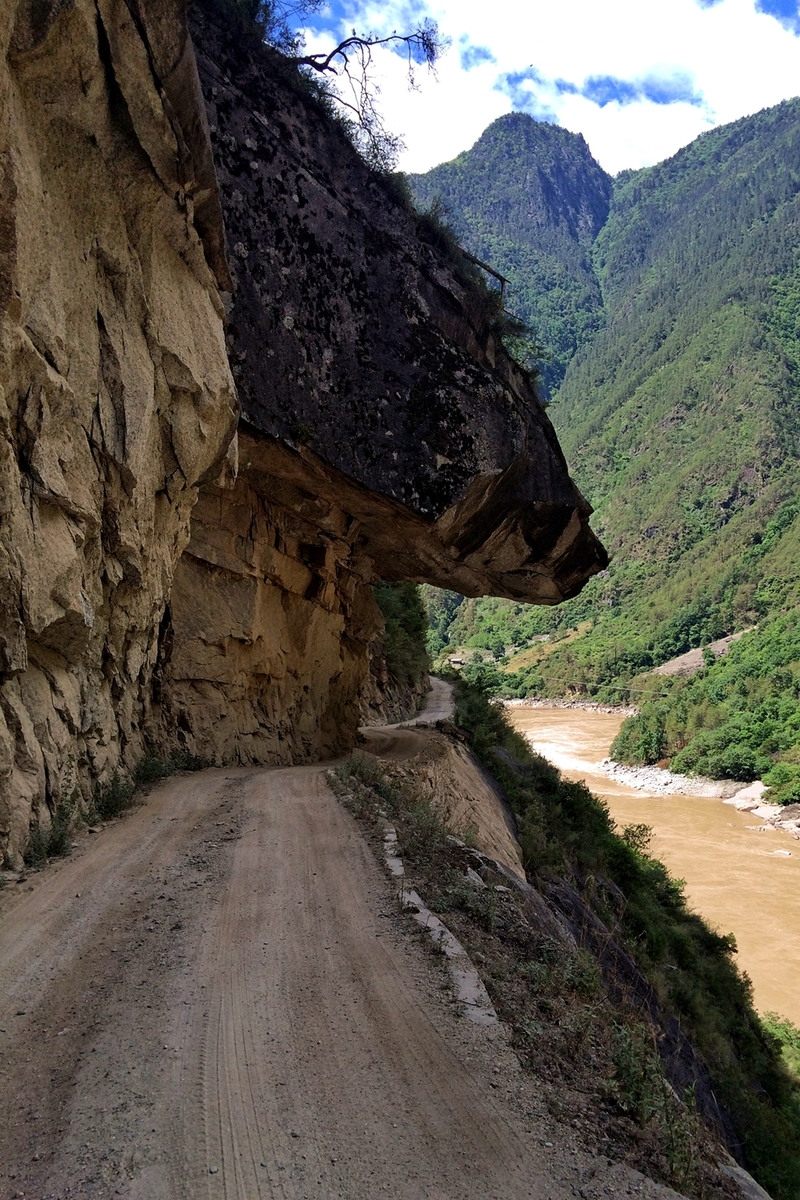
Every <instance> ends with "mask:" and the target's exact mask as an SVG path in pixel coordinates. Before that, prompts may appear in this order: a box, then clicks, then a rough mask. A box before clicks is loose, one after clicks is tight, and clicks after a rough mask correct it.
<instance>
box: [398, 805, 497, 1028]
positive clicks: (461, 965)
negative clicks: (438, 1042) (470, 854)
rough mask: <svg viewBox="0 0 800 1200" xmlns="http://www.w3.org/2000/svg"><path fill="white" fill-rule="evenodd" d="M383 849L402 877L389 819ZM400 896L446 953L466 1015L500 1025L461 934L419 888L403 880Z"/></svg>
mask: <svg viewBox="0 0 800 1200" xmlns="http://www.w3.org/2000/svg"><path fill="white" fill-rule="evenodd" d="M383 852H384V858H385V861H386V866H387V867H388V869H389V873H390V874H391V875H392V876H393V877H394V878H395V879H400V880H401V881H402V880H403V879H404V878H405V867H404V866H403V860H402V858H401V857H400V855H399V854H398V853H397V830H396V829H395V828H394V826H393V825H390V824H389V822H388V821H384V826H383ZM397 897H398V899H399V901H400V904H401V905H402V907H403V908H404V909H405V910H406V911H407V912H410V913H411V915H412V916H413V918H414V920H415V921H416V922H417V924H418V925H421V926H422V928H423V929H424V930H425V932H426V933H427V934H428V936H429V938H430V939H431V941H432V942H433V944H434V946H436V947H437V948H438V949H439V950H441V951H442V953H443V954H444V955H445V957H446V959H447V966H448V969H449V971H450V977H451V979H452V981H453V990H454V991H455V993H456V998H457V1000H458V1003H459V1004H461V1005H462V1006H463V1011H464V1016H465V1017H466V1018H467V1019H468V1020H470V1021H473V1022H474V1023H475V1024H476V1025H492V1026H496V1025H499V1024H500V1019H499V1018H498V1016H497V1013H496V1012H495V1010H494V1005H493V1004H492V1002H491V1000H490V999H489V993H488V992H487V991H486V988H485V986H484V983H483V980H482V979H481V977H480V975H479V974H478V972H477V971H476V969H475V967H474V965H473V963H472V959H471V958H470V957H469V955H468V954H467V952H466V950H465V949H464V947H463V946H462V945H461V942H459V940H458V938H457V937H455V935H454V934H453V933H451V932H450V930H449V929H448V928H447V926H446V925H445V924H444V922H443V921H440V920H439V918H438V917H437V916H435V915H434V913H432V912H431V910H430V909H429V908H428V906H427V904H426V903H425V901H424V900H423V899H422V897H421V896H420V895H419V893H418V892H415V891H413V890H412V891H408V892H407V891H406V890H405V887H404V885H403V883H402V882H401V884H400V887H399V889H398V892H397Z"/></svg>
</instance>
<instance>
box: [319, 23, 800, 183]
mask: <svg viewBox="0 0 800 1200" xmlns="http://www.w3.org/2000/svg"><path fill="white" fill-rule="evenodd" d="M336 10H337V11H338V12H339V13H341V12H342V11H344V13H345V14H346V19H345V18H343V19H342V21H341V23H340V26H339V31H337V32H340V33H341V34H345V33H348V32H349V31H350V29H351V28H352V27H353V26H354V25H355V26H356V27H357V28H358V29H371V30H378V31H383V32H391V31H392V30H393V29H404V28H406V29H407V28H409V27H410V25H411V24H413V22H414V19H415V15H414V14H416V19H417V20H418V19H419V17H420V15H425V14H427V15H430V16H432V17H433V18H435V19H436V20H437V21H438V22H439V25H440V29H441V31H442V33H444V34H446V35H447V36H449V37H450V38H451V39H452V41H453V48H452V49H451V50H450V51H449V52H448V54H447V55H446V56H445V57H444V58H443V59H442V61H441V63H440V65H439V68H438V71H437V76H438V79H435V78H433V77H429V76H428V75H427V74H426V72H425V71H424V70H423V71H420V72H419V73H418V83H419V90H418V91H416V92H409V90H408V86H407V80H406V77H405V72H404V68H403V64H402V62H401V60H400V59H399V58H398V56H397V55H395V54H392V53H390V52H388V51H378V52H376V56H375V57H376V68H377V72H376V78H377V79H378V80H379V84H380V88H381V97H380V103H381V108H382V111H383V113H384V115H385V119H386V123H387V125H388V127H389V128H390V129H392V130H394V131H396V132H398V133H400V134H402V136H403V138H404V140H405V143H406V146H407V149H406V151H405V153H404V154H403V156H402V159H401V163H400V165H401V167H402V168H403V169H404V170H408V171H425V170H428V169H429V168H430V167H432V166H434V165H435V164H436V163H439V162H443V161H446V160H447V159H449V158H452V157H454V155H456V154H458V153H459V152H460V151H462V150H466V149H468V148H469V147H470V146H471V145H472V144H473V143H474V142H475V141H476V139H477V138H478V137H479V136H480V134H481V133H482V132H483V130H484V129H485V128H486V126H487V125H489V124H490V122H491V121H493V120H494V119H495V118H496V117H498V116H501V115H502V114H503V113H504V112H509V111H511V109H512V107H513V106H514V105H513V104H512V99H511V97H510V96H509V95H508V93H507V92H504V91H502V90H498V81H499V80H500V79H501V78H502V77H503V76H505V75H508V74H509V73H516V72H522V71H525V70H526V69H528V68H533V69H534V70H535V72H538V75H539V76H540V77H541V79H542V80H543V81H544V82H542V83H540V84H534V85H531V84H527V83H526V84H524V85H523V86H524V87H527V88H528V89H529V90H530V91H531V93H532V96H533V98H534V99H535V101H538V103H539V105H540V111H543V110H544V109H548V110H549V111H550V112H551V113H552V115H553V117H554V118H555V119H556V120H557V121H558V123H559V124H562V125H564V126H566V128H568V129H571V130H573V131H575V132H580V133H582V134H583V135H584V137H585V138H586V140H587V142H588V143H589V145H590V147H591V149H592V151H593V153H594V154H595V156H596V157H597V158H598V160H599V161H600V163H601V164H602V165H603V166H604V167H605V168H606V170H608V171H611V172H616V171H619V170H621V169H622V168H623V167H637V166H644V165H647V164H650V163H653V162H657V161H659V160H660V159H662V158H664V157H667V156H668V155H670V154H673V153H674V152H675V151H676V150H677V149H679V147H680V146H682V145H685V144H686V143H687V142H689V141H691V140H692V139H693V138H694V137H696V136H697V134H699V133H701V132H702V131H703V130H704V129H707V128H709V127H710V126H711V125H717V124H721V123H724V122H727V121H732V120H735V119H736V118H737V117H740V116H745V115H747V114H749V113H752V112H756V111H758V110H759V109H761V108H765V107H768V106H769V105H772V104H777V103H778V102H779V101H780V100H783V99H786V98H788V97H790V96H793V95H795V94H797V91H798V88H800V38H798V37H796V36H795V35H794V34H793V33H791V32H790V31H788V30H786V29H784V28H783V27H782V26H781V25H780V24H779V23H778V21H776V20H775V19H774V18H772V17H770V16H767V15H766V14H763V13H758V12H756V10H755V5H754V0H720V2H719V3H716V4H714V5H713V6H712V7H705V8H704V7H701V6H700V5H699V4H698V3H697V2H696V0H603V3H602V4H601V3H598V0H560V3H559V4H552V3H550V2H549V0H548V3H545V2H544V0H494V2H493V3H492V4H491V5H487V4H486V0H422V2H417V0H411V2H409V0H397V2H395V3H388V4H380V3H369V2H368V0H345V3H344V6H343V7H342V5H341V4H338V5H336ZM308 44H309V49H317V48H321V47H322V46H323V45H331V44H333V43H332V41H331V38H330V35H329V34H328V33H327V32H325V33H315V32H313V31H309V35H308ZM465 45H471V46H480V47H486V48H487V49H488V50H489V51H490V52H491V54H492V56H493V58H494V60H495V61H493V62H491V61H486V62H480V63H478V65H475V66H473V67H472V68H471V69H470V70H464V69H463V67H462V65H461V58H460V54H459V50H461V49H463V48H464V46H465ZM596 76H611V77H614V78H615V79H618V80H623V81H627V82H630V83H635V82H637V81H639V82H640V81H642V80H645V79H648V78H651V79H659V80H669V79H683V80H688V81H689V82H690V83H693V85H694V92H695V93H696V101H695V103H689V102H687V101H686V100H678V101H675V102H673V103H669V104H657V103H654V102H653V101H652V100H650V99H647V98H637V99H634V100H632V101H631V102H629V103H619V102H617V101H613V100H612V101H611V102H609V103H606V104H605V105H604V106H602V107H601V106H600V105H599V104H598V103H595V102H593V101H592V100H591V99H588V98H586V97H585V96H582V95H580V94H574V93H570V92H569V91H564V90H559V88H558V87H557V86H556V81H557V80H563V81H567V82H569V83H570V84H573V85H576V86H577V87H579V88H580V87H582V86H583V85H584V83H585V81H586V80H587V79H590V78H591V77H596Z"/></svg>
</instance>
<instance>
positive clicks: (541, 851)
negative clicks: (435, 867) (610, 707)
mask: <svg viewBox="0 0 800 1200" xmlns="http://www.w3.org/2000/svg"><path fill="white" fill-rule="evenodd" d="M456 702H457V718H456V719H457V723H458V724H459V725H460V726H461V727H462V728H463V729H465V730H467V731H468V732H469V734H470V736H471V744H472V748H473V750H474V751H475V753H476V754H477V755H478V757H479V758H480V759H481V760H482V761H483V762H484V763H485V765H486V766H487V767H488V769H489V770H490V771H491V772H492V774H493V775H494V776H495V777H496V778H497V779H498V780H499V781H500V783H501V784H502V786H503V788H504V789H505V791H506V794H507V795H508V797H509V800H510V802H511V805H512V807H513V808H514V810H515V813H516V815H517V820H518V823H519V828H520V833H519V839H520V843H521V845H522V847H523V853H524V857H525V866H526V870H527V871H528V874H529V877H530V878H531V879H533V880H535V881H538V883H539V886H541V887H543V888H546V886H547V882H548V881H549V880H552V879H556V878H566V879H567V881H568V882H569V883H570V884H571V885H572V887H574V888H575V889H576V890H577V891H578V892H579V893H580V894H581V896H582V897H583V898H584V899H585V900H586V901H587V903H588V904H589V905H590V907H591V908H592V909H593V910H594V911H595V912H596V913H597V914H598V915H599V916H600V917H601V919H602V920H604V921H605V922H606V923H607V924H608V925H609V926H610V927H611V928H613V929H615V930H616V931H617V932H616V936H618V937H619V936H621V937H622V939H623V941H624V944H625V947H626V949H627V950H628V951H629V953H631V955H632V956H633V957H634V959H635V961H636V963H637V965H638V967H639V969H640V970H641V971H642V972H643V974H644V975H645V977H646V978H647V980H648V982H649V983H650V984H651V986H652V987H653V988H654V990H655V991H656V993H657V995H658V996H659V998H660V999H661V1001H662V1002H663V1003H664V1004H665V1005H666V1006H667V1008H668V1009H669V1010H670V1011H671V1012H673V1013H674V1014H675V1016H677V1017H678V1019H679V1021H680V1024H681V1026H682V1028H683V1029H684V1030H685V1031H686V1032H687V1033H688V1034H689V1036H690V1037H691V1039H692V1042H693V1043H694V1045H695V1047H696V1049H697V1050H698V1052H699V1053H700V1055H701V1057H702V1058H703V1060H704V1061H705V1063H706V1065H707V1067H708V1069H709V1071H710V1072H711V1076H712V1079H713V1082H714V1089H715V1092H716V1093H717V1095H718V1096H719V1098H720V1100H721V1101H722V1103H723V1104H724V1106H725V1108H726V1109H727V1111H728V1112H729V1114H730V1117H731V1119H732V1121H733V1124H734V1127H735V1129H736V1131H737V1134H738V1136H739V1138H740V1140H741V1142H742V1146H743V1149H744V1154H745V1159H746V1165H747V1167H748V1169H749V1170H751V1171H752V1172H753V1174H754V1175H755V1176H756V1178H758V1179H759V1181H760V1182H761V1183H762V1184H763V1186H764V1187H765V1188H767V1190H768V1191H769V1192H770V1193H771V1194H772V1195H773V1196H774V1197H775V1200H795V1198H796V1196H797V1195H798V1191H800V1146H799V1145H798V1143H797V1137H796V1132H797V1129H798V1127H800V1124H799V1123H800V1093H798V1088H797V1085H796V1083H794V1082H793V1080H792V1077H791V1075H790V1074H789V1072H788V1071H787V1070H786V1067H785V1065H784V1063H783V1060H782V1058H781V1044H780V1041H779V1040H776V1037H775V1036H773V1033H772V1032H770V1031H769V1029H768V1028H765V1026H764V1025H762V1024H761V1023H760V1021H759V1019H758V1017H757V1015H756V1013H755V1010H754V1008H753V1004H752V993H751V986H750V983H749V980H748V979H747V978H746V977H745V976H742V975H741V974H740V972H739V971H738V970H737V968H736V966H735V964H734V961H733V954H734V952H735V945H734V942H733V939H732V938H731V937H722V936H720V935H719V934H717V933H714V932H713V931H712V930H711V929H710V928H709V927H708V926H707V925H706V924H705V922H704V921H703V920H702V919H701V918H700V917H698V916H697V915H696V914H695V913H693V912H691V910H690V909H689V908H688V907H687V905H686V902H685V900H684V897H683V891H682V886H681V884H680V882H679V881H676V880H673V879H672V878H671V877H670V876H669V874H668V872H667V871H666V869H665V867H664V866H663V865H662V864H661V863H660V862H658V861H657V860H655V859H653V858H652V857H651V856H650V855H649V853H648V850H647V844H648V831H647V830H646V828H644V827H631V828H629V829H625V830H623V831H622V834H621V836H620V835H619V834H618V833H617V832H616V831H615V829H614V826H613V822H612V821H611V819H610V817H609V814H608V811H607V809H606V808H605V806H604V805H603V804H602V802H601V801H600V800H598V799H597V797H595V796H593V795H592V794H591V793H590V792H589V791H588V790H587V789H586V787H585V786H584V785H583V784H579V783H570V782H568V781H566V780H564V779H563V778H562V777H561V775H560V773H559V772H558V770H557V769H556V768H555V767H553V766H551V765H550V764H549V763H548V762H546V760H544V759H543V758H541V757H540V756H538V755H536V754H534V753H533V752H532V751H531V750H530V748H529V747H528V745H527V743H526V742H525V740H524V739H523V738H522V737H521V736H520V735H519V734H517V733H515V732H514V730H513V729H512V728H511V726H510V725H509V723H508V721H507V719H506V717H505V714H504V712H503V710H502V709H501V708H499V707H497V706H495V705H493V704H492V703H491V702H490V701H489V699H488V697H487V696H486V694H485V693H484V692H482V691H481V690H480V689H478V688H475V687H473V686H471V685H469V684H467V683H466V682H465V681H464V680H460V681H458V682H457V683H456ZM605 881H608V882H607V883H606V882H605ZM620 896H621V900H620V898H619V897H620Z"/></svg>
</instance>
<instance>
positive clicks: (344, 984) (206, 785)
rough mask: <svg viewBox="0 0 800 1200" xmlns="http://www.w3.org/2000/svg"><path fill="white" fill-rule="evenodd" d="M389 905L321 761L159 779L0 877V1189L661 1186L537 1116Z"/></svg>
mask: <svg viewBox="0 0 800 1200" xmlns="http://www.w3.org/2000/svg"><path fill="white" fill-rule="evenodd" d="M410 736H411V737H413V738H419V737H422V736H424V735H423V734H422V732H420V733H414V734H413V735H410ZM398 742H399V743H401V742H403V738H402V736H400V737H399V738H398ZM398 749H399V750H400V752H401V753H403V752H405V746H403V747H402V748H401V747H400V745H398ZM410 924H411V923H410V920H409V918H407V917H405V916H404V915H403V914H402V913H401V912H400V911H399V908H398V904H397V900H396V897H395V895H394V893H393V891H392V887H391V884H390V882H389V880H388V879H387V878H386V877H385V875H384V873H383V871H382V870H381V868H380V866H379V864H378V862H377V861H376V859H375V856H374V854H373V851H372V849H371V848H370V846H369V845H368V843H367V842H366V841H365V839H364V837H363V836H362V834H361V832H360V830H359V828H358V826H357V824H356V822H355V820H354V819H353V818H352V817H351V815H350V814H349V813H348V812H347V811H346V810H345V809H344V808H343V807H342V806H341V805H340V804H339V802H338V801H337V800H336V798H335V797H334V795H333V793H332V792H331V791H330V789H329V788H328V786H327V783H326V776H325V769H324V766H323V765H315V766H301V767H293V768H286V769H272V770H268V769H261V768H258V769H248V768H239V769H211V770H207V771H202V772H199V773H196V774H192V775H184V776H181V777H176V778H173V779H170V780H167V781H164V782H163V783H162V784H160V785H159V786H158V787H157V788H156V789H155V790H154V791H153V792H152V793H151V795H150V796H149V797H148V799H147V802H146V803H145V804H144V805H143V806H142V807H140V808H137V809H136V810H134V811H133V812H131V813H130V814H129V815H128V816H126V817H125V819H123V820H121V821H117V822H115V823H113V824H111V825H110V826H108V827H106V828H105V829H104V830H103V831H102V832H100V833H97V834H95V835H86V836H85V838H84V841H83V844H82V846H81V848H80V849H79V851H78V852H77V853H76V854H74V855H73V856H72V857H71V858H70V859H67V860H65V861H63V862H60V863H57V864H52V865H51V866H50V867H49V868H48V869H47V870H45V871H43V872H41V873H39V874H37V875H32V876H29V877H28V880H27V881H26V882H25V883H22V884H19V885H12V886H11V887H9V888H6V889H4V891H3V892H2V893H0V1031H1V1032H0V1063H1V1064H2V1068H1V1069H2V1078H0V1198H2V1200H11V1198H15V1200H16V1198H18V1197H27V1198H29V1200H71V1198H73V1197H81V1198H91V1200H105V1198H106V1197H109V1198H111V1197H116V1196H123V1197H127V1198H129V1200H132V1198H136V1200H199V1198H203V1200H205V1198H206V1197H208V1198H209V1200H217V1198H219V1200H261V1198H267V1197H275V1198H284V1200H301V1198H302V1197H314V1198H328V1197H330V1198H334V1197H336V1198H344V1200H372V1198H377V1197H395V1198H397V1200H417V1198H418V1197H419V1198H422V1197H429V1198H432V1200H434V1198H435V1200H507V1198H508V1200H512V1198H513V1200H518V1198H523V1197H536V1198H541V1200H568V1198H569V1200H572V1197H573V1195H574V1194H575V1190H574V1189H576V1188H577V1187H579V1186H580V1187H581V1188H582V1192H581V1194H582V1195H584V1196H586V1197H592V1196H594V1195H598V1196H599V1195H605V1194H607V1190H608V1188H609V1187H610V1186H612V1185H613V1190H614V1192H615V1193H616V1194H617V1195H624V1194H628V1191H629V1189H630V1190H631V1193H633V1191H634V1189H635V1194H636V1196H637V1198H638V1200H642V1198H646V1197H648V1196H653V1197H655V1196H661V1197H665V1196H667V1195H668V1194H670V1193H668V1192H667V1189H663V1188H659V1187H657V1185H655V1184H652V1183H650V1181H648V1180H645V1179H643V1177H642V1176H639V1175H637V1174H636V1173H634V1172H629V1171H627V1170H626V1169H623V1168H619V1167H612V1166H611V1164H609V1163H608V1162H607V1160H605V1159H602V1158H600V1159H598V1158H594V1157H593V1156H591V1155H590V1154H589V1153H588V1152H587V1151H585V1150H583V1149H581V1147H580V1146H579V1145H578V1144H577V1143H576V1142H575V1141H574V1140H571V1139H570V1131H569V1129H568V1127H566V1126H563V1127H562V1126H559V1125H557V1124H556V1123H554V1122H553V1121H552V1119H551V1118H550V1117H549V1116H548V1114H547V1112H546V1109H545V1106H544V1104H543V1102H542V1101H541V1099H540V1098H539V1097H537V1094H536V1090H535V1086H534V1082H535V1081H532V1080H530V1079H529V1078H527V1077H526V1076H524V1075H523V1073H522V1072H521V1070H520V1069H519V1066H518V1064H517V1062H516V1059H515V1058H514V1056H513V1054H512V1053H511V1051H510V1050H509V1049H508V1046H507V1044H506V1041H505V1037H504V1034H503V1032H502V1030H494V1031H492V1030H486V1029H481V1028H478V1027H475V1026H472V1025H470V1024H469V1022H467V1021H466V1020H464V1019H463V1017H461V1016H460V1014H459V1012H458V1009H457V1006H456V1005H455V1004H454V1001H453V998H452V993H451V991H450V987H449V983H448V977H447V975H446V973H445V971H444V969H443V967H442V965H441V963H440V962H439V961H438V960H437V959H436V958H435V957H434V956H433V955H431V953H430V952H429V951H428V950H426V949H425V947H424V945H423V942H422V939H421V938H420V937H418V936H415V935H414V934H413V933H411V932H410ZM545 1142H547V1143H548V1144H547V1145H545Z"/></svg>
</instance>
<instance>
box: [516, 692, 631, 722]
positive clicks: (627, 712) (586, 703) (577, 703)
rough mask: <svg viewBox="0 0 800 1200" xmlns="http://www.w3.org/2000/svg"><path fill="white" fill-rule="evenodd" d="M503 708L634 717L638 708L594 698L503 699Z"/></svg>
mask: <svg viewBox="0 0 800 1200" xmlns="http://www.w3.org/2000/svg"><path fill="white" fill-rule="evenodd" d="M502 703H503V706H504V707H505V708H585V709H587V711H589V712H601V713H618V714H619V716H621V717H635V716H638V714H639V709H638V708H636V707H635V706H634V705H633V704H599V703H598V702H597V701H596V700H534V699H532V698H528V697H523V698H522V699H521V700H503V702H502Z"/></svg>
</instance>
